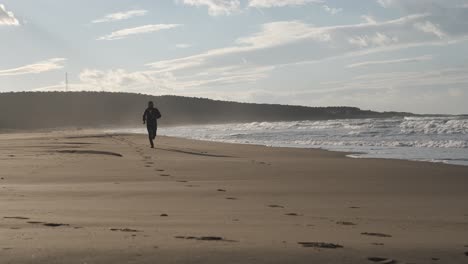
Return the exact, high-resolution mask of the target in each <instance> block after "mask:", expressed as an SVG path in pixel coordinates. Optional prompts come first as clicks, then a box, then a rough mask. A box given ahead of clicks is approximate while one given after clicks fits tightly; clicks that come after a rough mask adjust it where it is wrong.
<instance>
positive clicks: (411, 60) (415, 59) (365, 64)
mask: <svg viewBox="0 0 468 264" xmlns="http://www.w3.org/2000/svg"><path fill="white" fill-rule="evenodd" d="M432 58H433V57H432V55H425V56H420V57H413V58H403V59H396V60H380V61H363V62H359V63H353V64H350V65H348V66H346V68H358V67H369V66H375V65H388V64H398V63H414V62H423V61H430V60H432Z"/></svg>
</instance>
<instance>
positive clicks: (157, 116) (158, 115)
mask: <svg viewBox="0 0 468 264" xmlns="http://www.w3.org/2000/svg"><path fill="white" fill-rule="evenodd" d="M161 117H162V115H161V112H159V109H157V108H156V118H157V119H159V118H161Z"/></svg>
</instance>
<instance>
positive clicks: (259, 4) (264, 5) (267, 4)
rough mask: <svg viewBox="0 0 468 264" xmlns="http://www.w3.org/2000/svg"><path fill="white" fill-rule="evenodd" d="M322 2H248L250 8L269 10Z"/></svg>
mask: <svg viewBox="0 0 468 264" xmlns="http://www.w3.org/2000/svg"><path fill="white" fill-rule="evenodd" d="M323 3H325V2H324V1H323V0H249V6H250V7H258V8H270V7H283V6H301V5H306V4H323Z"/></svg>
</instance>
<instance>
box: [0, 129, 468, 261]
mask: <svg viewBox="0 0 468 264" xmlns="http://www.w3.org/2000/svg"><path fill="white" fill-rule="evenodd" d="M156 144H157V146H156V149H150V148H149V147H148V143H147V138H146V136H144V135H121V134H102V133H96V132H79V131H78V132H77V131H69V132H53V133H28V134H1V135H0V164H1V169H0V178H1V179H0V237H1V239H0V263H88V264H90V263H225V264H227V263H337V264H338V263H408V264H409V263H421V264H422V263H451V264H454V263H468V167H463V166H454V165H444V164H435V163H426V162H410V161H399V160H383V159H351V158H347V157H345V154H343V153H335V152H328V151H322V150H311V149H292V148H269V147H263V146H253V145H235V144H222V143H211V142H202V141H193V140H186V139H179V138H170V137H158V139H157V143H156Z"/></svg>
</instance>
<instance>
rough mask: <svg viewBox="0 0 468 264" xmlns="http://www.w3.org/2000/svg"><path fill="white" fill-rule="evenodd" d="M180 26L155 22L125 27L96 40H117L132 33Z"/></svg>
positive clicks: (144, 32)
mask: <svg viewBox="0 0 468 264" xmlns="http://www.w3.org/2000/svg"><path fill="white" fill-rule="evenodd" d="M179 26H181V25H180V24H155V25H145V26H140V27H134V28H126V29H121V30H117V31H114V32H112V33H110V34H108V35H105V36H102V37H100V38H98V40H117V39H124V38H127V37H129V36H132V35H140V34H147V33H151V32H158V31H161V30H166V29H172V28H176V27H179Z"/></svg>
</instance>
